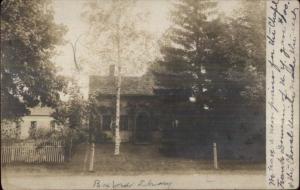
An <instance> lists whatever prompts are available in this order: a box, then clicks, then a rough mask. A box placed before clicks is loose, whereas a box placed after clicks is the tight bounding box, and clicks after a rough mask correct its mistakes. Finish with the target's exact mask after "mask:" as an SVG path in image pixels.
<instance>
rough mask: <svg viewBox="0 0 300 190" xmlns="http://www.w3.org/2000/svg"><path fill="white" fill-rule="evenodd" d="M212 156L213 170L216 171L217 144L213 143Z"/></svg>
mask: <svg viewBox="0 0 300 190" xmlns="http://www.w3.org/2000/svg"><path fill="white" fill-rule="evenodd" d="M213 152H214V153H213V154H214V168H215V169H218V152H217V143H215V142H214V143H213Z"/></svg>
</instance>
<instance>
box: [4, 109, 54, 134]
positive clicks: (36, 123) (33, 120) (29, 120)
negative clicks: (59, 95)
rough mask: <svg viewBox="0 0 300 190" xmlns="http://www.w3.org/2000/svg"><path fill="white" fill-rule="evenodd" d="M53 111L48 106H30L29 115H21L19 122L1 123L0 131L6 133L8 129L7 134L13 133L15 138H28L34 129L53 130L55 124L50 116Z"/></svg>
mask: <svg viewBox="0 0 300 190" xmlns="http://www.w3.org/2000/svg"><path fill="white" fill-rule="evenodd" d="M53 111H54V110H53V109H51V108H49V107H40V106H36V107H34V108H30V115H28V116H24V117H22V121H21V122H20V123H18V124H16V123H11V122H9V123H3V124H1V133H7V130H10V133H11V134H8V135H13V136H15V137H14V138H17V139H26V138H30V133H31V131H36V130H37V129H40V128H43V129H46V130H47V129H48V130H54V129H55V127H56V126H55V122H54V119H53V118H52V117H51V113H53ZM12 133H13V134H12Z"/></svg>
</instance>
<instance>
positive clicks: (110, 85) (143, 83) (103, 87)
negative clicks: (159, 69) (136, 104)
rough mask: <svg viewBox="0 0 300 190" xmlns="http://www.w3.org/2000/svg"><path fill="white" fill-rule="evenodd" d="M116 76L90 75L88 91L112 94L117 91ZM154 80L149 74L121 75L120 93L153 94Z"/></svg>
mask: <svg viewBox="0 0 300 190" xmlns="http://www.w3.org/2000/svg"><path fill="white" fill-rule="evenodd" d="M116 84H117V78H116V76H95V75H92V76H90V82H89V93H90V94H92V93H94V92H97V93H99V94H101V95H114V94H116V92H117V88H116V86H117V85H116ZM153 87H154V80H153V76H152V75H151V74H145V75H143V76H140V77H132V76H123V77H122V83H121V94H122V95H144V96H149V95H154V93H153Z"/></svg>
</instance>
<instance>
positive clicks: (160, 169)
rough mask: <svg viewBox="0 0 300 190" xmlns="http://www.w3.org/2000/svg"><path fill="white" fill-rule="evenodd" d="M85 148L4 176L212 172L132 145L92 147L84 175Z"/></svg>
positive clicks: (206, 165)
mask: <svg viewBox="0 0 300 190" xmlns="http://www.w3.org/2000/svg"><path fill="white" fill-rule="evenodd" d="M88 148H89V146H88V145H87V144H82V145H79V146H77V147H76V149H75V150H74V151H75V154H74V155H73V157H72V160H71V161H69V162H65V163H63V164H55V165H54V164H39V165H32V164H17V165H16V164H14V165H11V166H5V167H4V168H3V169H4V170H5V171H6V172H16V171H17V172H18V173H20V174H21V173H22V172H28V171H30V173H32V174H37V175H39V174H40V173H43V175H44V174H47V175H58V174H64V175H66V174H67V175H68V174H70V175H73V174H76V175H78V174H81V175H122V174H126V175H140V174H157V173H159V174H194V173H203V172H208V173H210V172H216V170H215V169H214V168H213V162H212V160H199V159H187V158H175V157H165V156H163V155H161V154H160V153H159V151H158V147H157V145H133V144H127V143H124V144H122V145H121V148H120V155H118V156H114V155H113V151H114V145H113V144H97V145H96V147H95V157H94V158H95V160H94V172H93V173H90V172H88V171H87V168H88V166H89V158H88V159H87V162H86V163H84V160H85V159H86V158H85V157H86V153H87V150H88ZM219 167H220V169H219V170H217V171H218V173H222V172H230V171H233V170H242V171H244V172H263V171H264V170H265V164H264V163H253V162H252V163H250V162H243V161H234V160H225V161H223V160H222V161H219Z"/></svg>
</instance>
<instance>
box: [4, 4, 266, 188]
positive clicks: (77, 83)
mask: <svg viewBox="0 0 300 190" xmlns="http://www.w3.org/2000/svg"><path fill="white" fill-rule="evenodd" d="M266 22H267V17H266V1H260V0H256V1H253V0H152V1H150V0H110V1H109V0H3V1H2V2H1V184H2V188H3V189H7V190H12V189H18V190H19V189H187V188H192V189H262V188H265V181H266V180H265V178H266V40H267V37H266Z"/></svg>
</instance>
